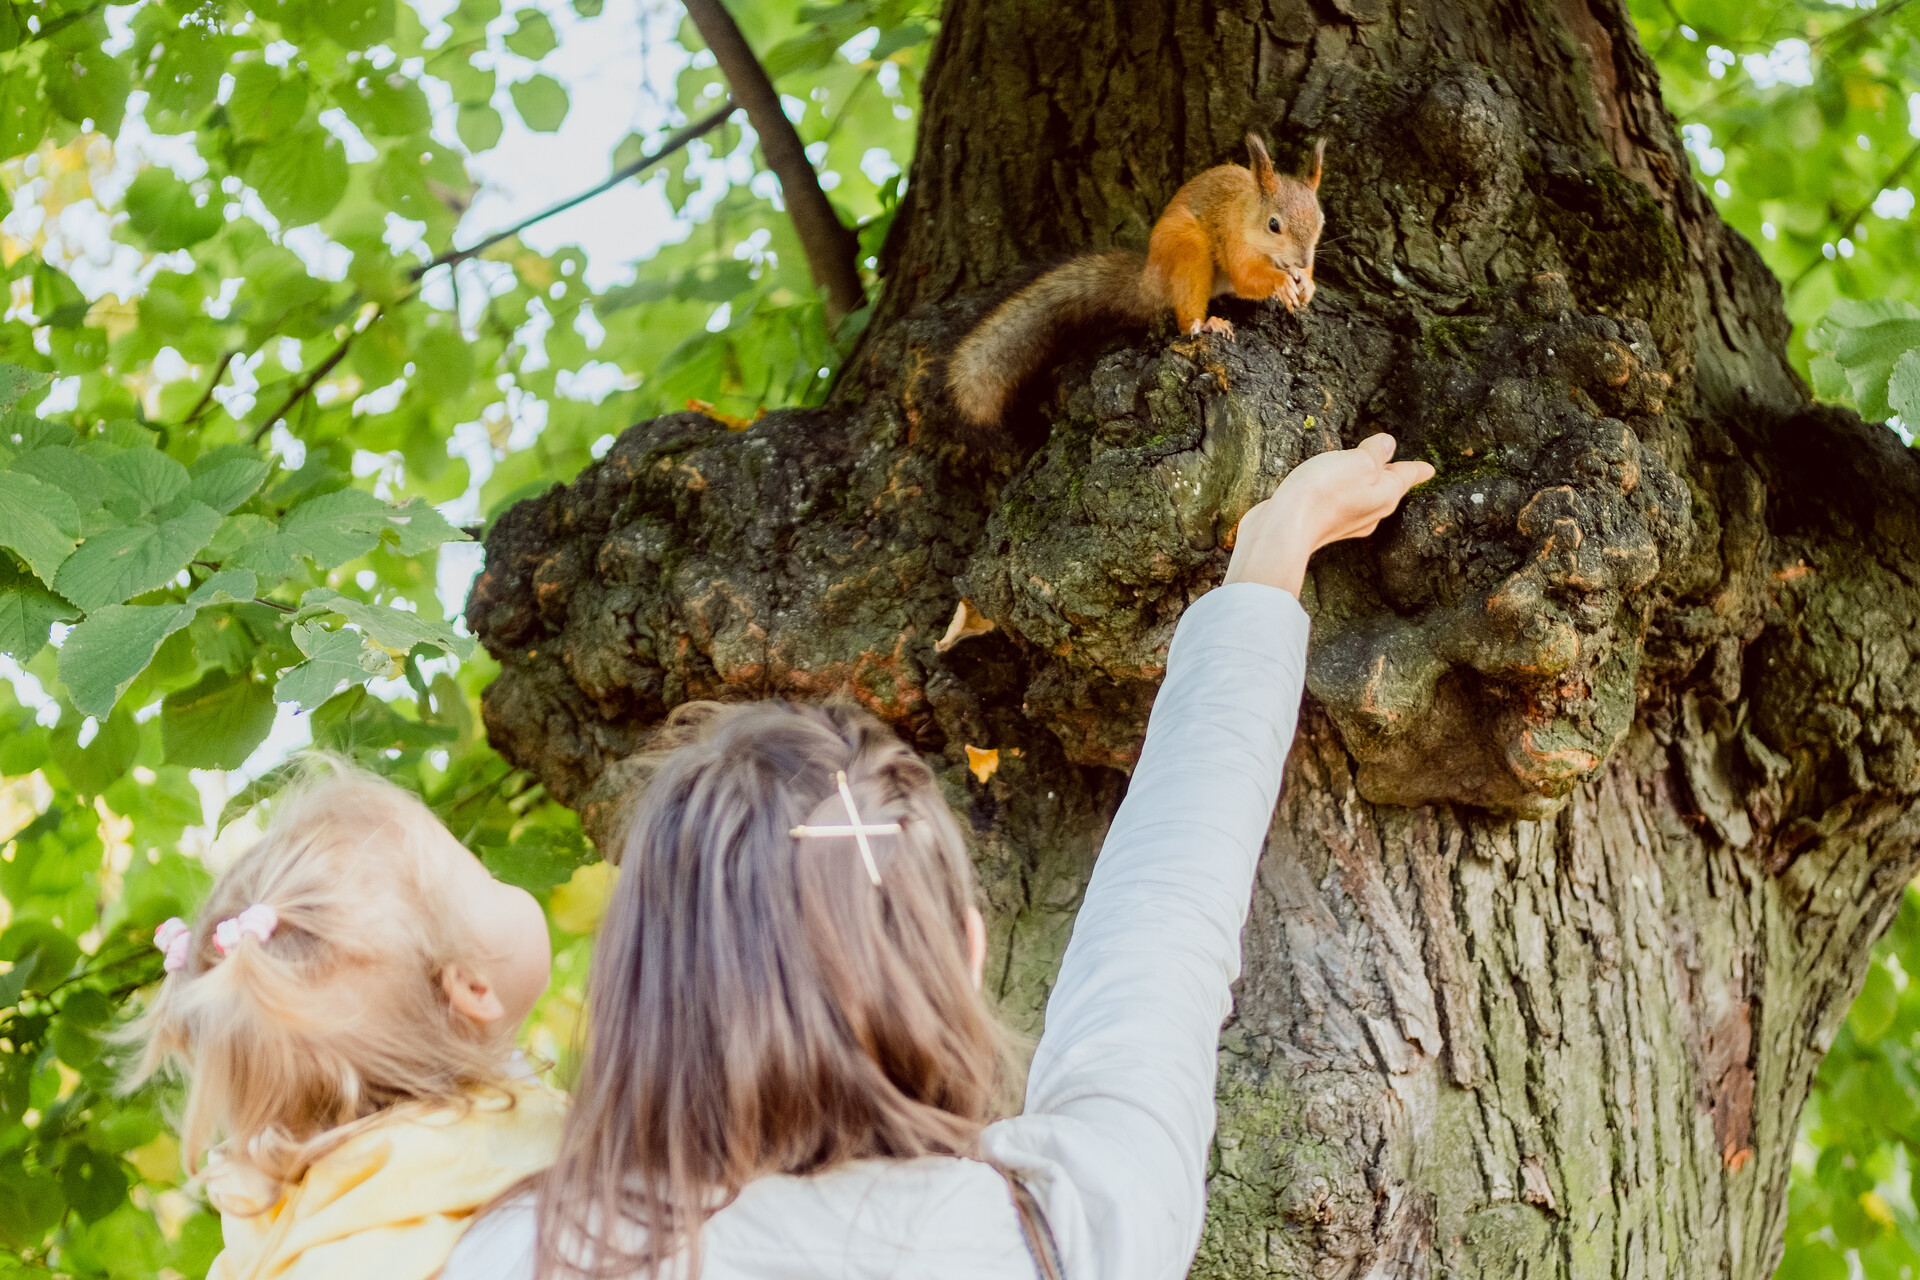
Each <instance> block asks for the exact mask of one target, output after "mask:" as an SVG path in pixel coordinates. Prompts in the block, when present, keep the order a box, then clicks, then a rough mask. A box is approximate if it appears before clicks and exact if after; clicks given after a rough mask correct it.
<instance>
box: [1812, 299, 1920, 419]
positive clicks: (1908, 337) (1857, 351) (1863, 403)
mask: <svg viewBox="0 0 1920 1280" xmlns="http://www.w3.org/2000/svg"><path fill="white" fill-rule="evenodd" d="M1915 347H1920V319H1901V320H1882V321H1880V322H1879V323H1877V324H1871V325H1867V326H1866V327H1864V328H1860V329H1847V330H1844V331H1842V333H1841V334H1840V340H1839V342H1838V344H1837V345H1836V346H1835V347H1834V351H1833V356H1834V359H1836V360H1838V361H1839V362H1840V364H1841V365H1842V366H1843V367H1844V368H1845V369H1846V371H1847V381H1848V383H1849V384H1850V385H1851V386H1852V387H1853V400H1854V403H1855V404H1856V405H1858V406H1859V408H1860V416H1861V417H1863V418H1866V419H1868V420H1870V421H1873V422H1884V421H1886V419H1887V418H1889V417H1890V416H1892V414H1893V409H1892V406H1890V405H1889V404H1888V403H1887V382H1888V380H1889V379H1890V378H1892V376H1893V366H1894V364H1895V362H1896V361H1898V360H1899V359H1900V357H1901V356H1903V355H1905V354H1906V353H1907V352H1909V351H1912V350H1913V349H1914V348H1915Z"/></svg>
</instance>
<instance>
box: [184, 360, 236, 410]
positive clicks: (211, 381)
mask: <svg viewBox="0 0 1920 1280" xmlns="http://www.w3.org/2000/svg"><path fill="white" fill-rule="evenodd" d="M239 354H240V353H239V352H238V351H229V352H227V354H225V355H223V356H221V357H220V363H219V364H217V365H215V366H214V367H213V376H212V377H211V378H208V379H207V389H206V390H205V391H204V392H202V393H201V395H200V399H199V401H198V402H197V403H196V404H195V405H194V406H193V408H192V409H191V410H190V411H189V412H188V413H187V416H186V417H184V418H182V419H180V425H181V426H183V427H186V426H191V425H192V424H193V423H194V422H195V421H196V420H197V419H198V418H199V417H200V415H201V414H203V413H205V412H206V411H207V406H208V405H210V404H212V403H213V389H214V388H215V387H217V386H219V385H220V379H222V378H224V377H226V376H227V366H228V365H230V364H232V363H233V359H234V357H235V356H237V355H239Z"/></svg>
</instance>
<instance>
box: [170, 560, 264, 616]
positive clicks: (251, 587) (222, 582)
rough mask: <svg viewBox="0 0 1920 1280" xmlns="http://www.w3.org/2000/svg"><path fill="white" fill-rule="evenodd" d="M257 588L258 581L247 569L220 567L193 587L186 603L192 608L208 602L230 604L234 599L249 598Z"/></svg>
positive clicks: (204, 606)
mask: <svg viewBox="0 0 1920 1280" xmlns="http://www.w3.org/2000/svg"><path fill="white" fill-rule="evenodd" d="M258 590H259V582H258V580H257V579H255V577H254V575H253V572H252V571H251V570H249V569H222V570H220V571H219V572H218V573H212V574H208V575H207V580H206V581H205V582H202V583H201V584H200V585H199V586H197V587H195V588H194V589H193V594H192V595H189V596H188V597H187V604H188V606H190V607H191V608H194V609H204V608H206V607H207V606H208V605H210V604H230V603H232V602H233V601H236V600H251V599H253V596H254V592H256V591H258Z"/></svg>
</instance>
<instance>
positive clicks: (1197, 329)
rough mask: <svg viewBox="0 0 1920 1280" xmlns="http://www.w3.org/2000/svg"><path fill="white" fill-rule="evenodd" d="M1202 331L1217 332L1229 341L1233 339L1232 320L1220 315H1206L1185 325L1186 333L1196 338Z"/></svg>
mask: <svg viewBox="0 0 1920 1280" xmlns="http://www.w3.org/2000/svg"><path fill="white" fill-rule="evenodd" d="M1203 333H1217V334H1221V335H1222V336H1224V337H1225V338H1226V339H1227V340H1228V341H1229V342H1231V341H1232V340H1233V321H1231V320H1227V319H1224V318H1222V317H1220V316H1208V317H1206V318H1205V319H1204V320H1195V321H1194V322H1193V323H1192V324H1191V325H1189V326H1187V335H1188V336H1189V337H1194V338H1197V337H1199V336H1200V335H1201V334H1203Z"/></svg>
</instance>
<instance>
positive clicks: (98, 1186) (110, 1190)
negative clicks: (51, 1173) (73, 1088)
mask: <svg viewBox="0 0 1920 1280" xmlns="http://www.w3.org/2000/svg"><path fill="white" fill-rule="evenodd" d="M64 1056H65V1055H64V1054H63V1055H62V1057H64ZM60 1189H61V1190H62V1191H64V1192H65V1193H66V1196H67V1203H68V1204H70V1205H72V1206H73V1211H74V1212H75V1213H77V1214H79V1215H80V1220H81V1221H82V1222H98V1221H99V1220H100V1219H102V1218H104V1217H106V1216H107V1215H108V1214H110V1213H112V1212H113V1211H114V1210H115V1209H117V1208H119V1207H120V1202H121V1201H122V1200H125V1199H126V1196H127V1174H126V1171H125V1170H124V1169H122V1168H121V1167H120V1157H118V1156H114V1155H109V1154H107V1153H106V1152H104V1151H95V1150H94V1149H93V1148H92V1147H87V1146H73V1147H69V1148H67V1156H66V1159H65V1160H63V1161H62V1162H61V1164H60Z"/></svg>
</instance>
